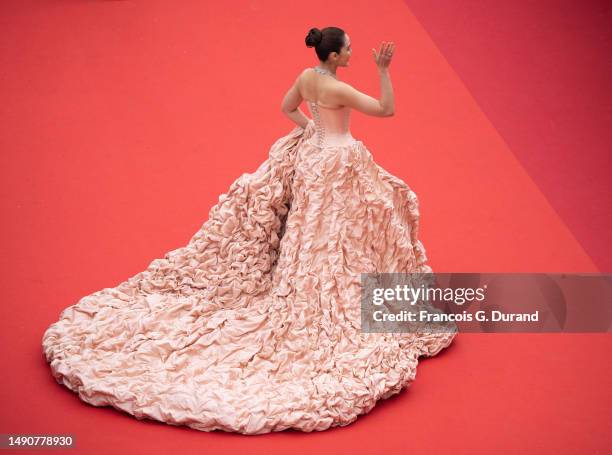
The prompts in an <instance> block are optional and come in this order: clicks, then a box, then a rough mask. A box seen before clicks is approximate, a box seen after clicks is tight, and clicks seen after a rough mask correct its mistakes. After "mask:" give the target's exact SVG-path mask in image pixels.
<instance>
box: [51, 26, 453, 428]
mask: <svg viewBox="0 0 612 455" xmlns="http://www.w3.org/2000/svg"><path fill="white" fill-rule="evenodd" d="M306 44H307V45H308V46H309V47H315V50H316V53H317V56H318V57H319V60H320V63H319V65H318V66H317V67H315V68H309V69H307V70H305V71H304V72H302V74H301V75H300V76H299V77H298V78H297V80H296V83H295V84H294V85H293V87H291V89H290V90H289V91H288V92H287V95H286V96H285V98H284V100H283V111H284V112H286V113H287V115H288V116H289V117H290V118H292V119H293V120H295V121H296V123H297V124H298V126H296V127H295V128H294V129H293V130H292V131H291V132H290V133H289V134H287V135H286V136H283V137H280V138H279V139H277V140H276V141H275V142H274V144H273V145H272V146H271V148H270V151H269V157H268V158H267V159H266V160H265V161H264V162H263V163H262V164H261V165H260V166H259V168H258V169H257V170H256V171H255V172H253V173H252V174H246V173H245V174H243V175H241V176H240V177H239V178H238V179H237V180H236V181H234V182H233V183H232V184H231V186H230V188H229V190H228V192H227V193H225V194H222V195H221V196H220V197H219V202H218V203H217V204H216V205H215V206H214V207H212V209H211V210H210V212H209V217H208V219H207V220H206V222H205V223H204V224H203V225H202V227H201V228H200V230H199V231H198V232H196V233H195V234H194V235H193V237H192V238H191V239H190V241H189V243H188V244H187V245H185V246H184V247H181V248H178V249H175V250H173V251H170V252H168V253H166V254H165V256H164V257H163V258H161V259H155V260H153V261H152V262H151V264H150V265H149V266H148V268H147V269H146V270H144V271H142V272H140V273H138V274H136V275H135V276H133V277H131V278H129V279H127V280H126V281H124V282H122V283H120V284H119V285H117V286H116V287H113V288H104V289H102V290H100V291H97V292H94V293H93V294H91V295H88V296H85V297H83V298H81V299H80V300H79V301H78V302H77V303H76V304H74V305H72V306H70V307H68V308H66V309H64V310H63V311H62V312H61V314H60V318H59V320H58V321H57V322H55V323H53V324H52V325H51V326H49V327H48V328H47V330H46V331H45V333H44V335H43V339H42V345H43V350H44V354H45V357H46V359H47V361H48V362H49V364H50V367H51V372H52V374H53V376H54V378H55V379H56V380H57V381H58V382H59V383H60V384H63V385H65V386H66V387H68V388H69V389H71V390H72V391H74V392H76V393H77V394H78V396H79V398H80V399H81V400H83V401H85V402H87V403H89V404H91V405H94V406H105V405H109V406H113V407H114V408H116V409H120V410H122V411H125V412H127V413H129V414H131V415H133V416H135V417H136V418H137V419H145V418H148V419H154V420H158V421H162V422H166V423H168V424H171V425H186V426H189V427H191V428H194V429H197V430H201V431H212V430H216V429H219V430H224V431H233V432H239V433H243V434H261V433H267V432H272V431H281V430H284V429H289V428H292V429H296V430H301V431H306V432H309V431H314V430H317V431H318V430H325V429H327V428H330V427H334V426H344V425H348V424H349V423H351V422H353V421H354V420H355V419H357V417H358V416H359V415H361V414H364V413H367V412H368V411H370V410H371V409H372V408H373V407H374V405H375V404H376V402H377V401H378V400H380V399H384V398H387V397H390V396H392V395H394V394H397V393H399V392H400V390H402V389H403V388H405V387H407V386H408V385H409V384H410V383H411V382H412V381H413V380H414V379H415V376H416V367H417V363H418V358H419V357H420V356H433V355H435V354H437V353H438V352H439V351H440V350H442V349H443V348H445V347H447V346H448V345H449V344H450V343H451V342H452V340H453V338H454V336H455V335H456V328H454V329H451V330H445V331H431V332H422V333H363V332H362V331H361V329H360V319H361V312H360V273H369V272H406V273H407V272H431V268H430V267H429V266H428V265H427V264H426V261H427V257H426V255H425V249H424V248H423V245H422V244H421V242H420V241H419V239H418V226H419V224H418V223H419V211H418V200H417V197H416V195H415V193H414V192H413V191H412V190H411V189H410V188H409V187H408V186H407V185H406V183H404V182H403V181H402V180H401V179H399V178H397V177H395V176H393V175H391V174H390V173H388V172H387V171H385V170H384V169H383V168H382V167H380V166H379V165H377V164H376V163H375V162H374V160H373V157H372V154H371V153H370V152H369V151H368V149H367V148H366V146H365V145H364V143H363V142H361V141H359V140H356V139H355V138H353V136H352V135H351V133H350V130H349V116H350V113H351V109H357V110H359V111H361V112H363V113H365V114H369V115H374V116H388V115H392V114H393V92H392V88H391V82H390V80H389V75H388V66H389V63H390V60H391V57H392V54H393V49H394V46H393V45H392V44H387V43H383V45H382V46H381V48H380V50H379V52H378V53H377V52H376V51H375V50H374V49H373V55H374V60H375V62H376V64H377V67H378V69H379V72H380V78H381V91H382V97H381V101H380V102H379V101H377V100H376V99H374V98H371V97H369V96H368V95H365V94H363V93H361V92H358V91H357V90H355V89H354V88H352V87H351V86H349V85H348V84H345V83H343V82H340V81H339V80H337V79H336V75H335V72H336V68H337V67H342V66H347V65H348V59H349V57H350V54H351V45H350V37H349V36H348V34H346V33H344V32H343V31H342V30H341V29H338V28H336V27H327V28H325V29H323V30H319V29H311V30H310V31H309V33H308V36H307V38H306ZM302 100H306V101H307V102H308V107H309V109H310V111H311V114H312V117H313V119H312V120H309V119H308V118H307V117H306V116H304V115H303V114H302V113H301V111H300V110H299V109H297V106H298V105H299V103H300V102H301V101H302Z"/></svg>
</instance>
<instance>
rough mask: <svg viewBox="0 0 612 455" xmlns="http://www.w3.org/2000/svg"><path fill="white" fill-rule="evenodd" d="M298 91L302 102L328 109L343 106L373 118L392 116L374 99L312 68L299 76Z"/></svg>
mask: <svg viewBox="0 0 612 455" xmlns="http://www.w3.org/2000/svg"><path fill="white" fill-rule="evenodd" d="M298 90H299V91H300V95H301V96H302V98H303V99H304V100H307V101H311V102H314V103H317V104H318V105H319V106H322V107H324V108H328V109H341V108H343V107H345V106H348V107H351V108H353V109H356V110H358V111H360V112H363V113H364V114H366V115H371V116H374V117H387V116H389V115H392V113H391V114H389V113H388V111H387V110H385V109H384V108H383V106H382V104H381V103H380V101H379V100H377V99H376V98H373V97H371V96H370V95H366V94H365V93H362V92H360V91H359V90H357V89H355V88H353V87H352V86H351V85H349V84H347V83H346V82H343V81H339V80H337V79H335V78H334V77H332V76H329V75H326V74H320V73H318V72H317V71H315V70H314V69H313V68H308V69H306V70H304V71H303V72H302V74H301V76H300V79H299V83H298Z"/></svg>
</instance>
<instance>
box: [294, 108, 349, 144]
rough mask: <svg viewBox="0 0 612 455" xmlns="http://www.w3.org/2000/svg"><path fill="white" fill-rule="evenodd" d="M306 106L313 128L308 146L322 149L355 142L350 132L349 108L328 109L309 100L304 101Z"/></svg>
mask: <svg viewBox="0 0 612 455" xmlns="http://www.w3.org/2000/svg"><path fill="white" fill-rule="evenodd" d="M306 104H307V105H308V109H309V110H310V113H311V115H312V120H313V123H314V126H315V133H314V134H313V136H312V137H311V138H310V139H309V141H308V142H309V143H310V144H312V145H315V146H317V147H320V148H323V147H330V146H341V145H350V144H352V143H353V142H355V138H354V137H353V135H352V134H351V131H350V116H351V108H350V107H349V106H343V107H338V108H329V107H325V106H321V105H320V104H318V103H316V102H313V101H310V100H306Z"/></svg>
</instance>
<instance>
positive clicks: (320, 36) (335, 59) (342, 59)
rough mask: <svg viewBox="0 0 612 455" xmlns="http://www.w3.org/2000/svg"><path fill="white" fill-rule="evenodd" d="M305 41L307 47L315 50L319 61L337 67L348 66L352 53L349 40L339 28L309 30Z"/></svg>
mask: <svg viewBox="0 0 612 455" xmlns="http://www.w3.org/2000/svg"><path fill="white" fill-rule="evenodd" d="M305 41H306V46H307V47H314V48H315V51H316V53H317V57H319V60H320V61H322V62H326V63H333V64H334V65H337V66H347V65H348V61H349V59H350V58H351V52H352V49H351V39H350V37H349V36H348V34H346V33H345V32H344V30H342V29H341V28H338V27H325V28H324V29H323V30H319V29H318V28H311V29H310V30H309V31H308V35H306V40H305Z"/></svg>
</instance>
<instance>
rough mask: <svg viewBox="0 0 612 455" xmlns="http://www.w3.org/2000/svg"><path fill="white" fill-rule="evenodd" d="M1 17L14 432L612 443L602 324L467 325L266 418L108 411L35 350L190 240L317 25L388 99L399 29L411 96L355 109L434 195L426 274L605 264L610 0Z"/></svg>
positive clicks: (10, 427) (295, 448)
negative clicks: (374, 392) (236, 422)
mask: <svg viewBox="0 0 612 455" xmlns="http://www.w3.org/2000/svg"><path fill="white" fill-rule="evenodd" d="M0 15H1V16H0V17H2V28H1V32H0V33H1V34H2V38H3V42H4V46H2V51H1V53H0V64H1V67H2V69H3V71H2V73H1V76H0V77H1V79H2V84H1V87H2V103H1V104H0V125H1V127H0V128H2V134H1V135H0V141H1V147H2V150H3V153H2V155H0V156H1V158H0V160H1V161H0V164H1V169H2V184H1V185H2V186H1V188H2V194H3V197H2V210H3V213H4V214H5V219H6V220H7V222H5V223H4V232H3V238H4V240H5V242H4V245H3V247H4V248H3V249H4V251H5V261H3V264H2V275H3V278H4V279H3V284H4V289H5V302H4V305H2V309H1V313H0V316H1V317H2V321H3V323H2V324H3V327H2V328H3V330H2V339H1V340H0V341H1V342H2V352H1V353H2V358H3V359H4V361H5V369H4V371H5V378H4V384H3V387H2V388H1V392H0V393H1V395H0V397H1V398H2V403H3V407H2V413H1V417H0V419H1V420H0V430H1V432H2V433H53V434H57V433H71V434H73V435H75V436H76V438H77V444H78V446H79V449H78V450H77V451H76V452H74V453H87V454H96V453H100V454H106V453H109V452H111V451H112V452H113V453H117V454H118V453H140V452H144V451H145V450H146V452H147V453H168V452H173V453H174V452H177V453H178V452H180V453H202V451H206V452H207V453H214V452H216V451H220V450H223V451H224V453H257V452H264V451H265V453H268V454H272V453H286V452H288V451H291V452H292V453H312V452H315V451H316V452H317V453H321V454H323V453H347V454H348V453H351V454H355V453H387V454H391V453H453V454H454V453H456V454H464V453H465V454H475V453H487V454H490V453H520V454H525V453H537V454H574V453H608V452H610V450H611V448H612V447H611V446H612V444H611V442H610V436H609V428H610V425H611V423H612V419H611V416H610V412H609V409H610V407H611V405H612V399H611V395H610V387H609V378H610V373H611V368H610V362H609V357H610V347H611V346H612V341H611V337H610V336H609V335H607V334H590V335H581V334H534V335H526V334H487V335H485V334H459V336H458V337H457V339H456V341H455V342H454V344H453V345H452V346H451V347H450V348H449V349H447V350H446V351H445V352H443V353H441V354H440V355H438V356H437V357H434V358H432V359H424V360H423V361H422V362H421V364H420V365H419V370H418V374H417V380H416V381H415V382H414V384H413V385H412V386H411V387H410V388H409V389H407V390H405V391H404V393H402V394H400V395H399V396H396V397H393V398H391V399H389V400H387V401H384V402H381V403H379V405H378V406H377V407H376V408H375V409H374V410H373V411H372V412H371V413H370V414H368V415H365V416H362V417H361V418H360V419H359V420H358V421H356V422H355V423H353V424H351V425H350V426H348V427H345V428H335V429H332V430H329V431H326V432H322V433H311V434H302V433H297V432H283V433H275V434H269V435H262V436H259V437H247V436H242V435H238V434H226V433H220V432H214V433H203V432H198V431H195V430H191V429H187V428H181V427H170V426H168V425H164V424H161V423H157V422H152V421H137V420H136V419H134V418H133V417H131V416H129V415H127V414H124V413H122V412H119V411H116V410H114V409H112V408H97V409H96V408H94V407H92V406H90V405H87V404H85V403H83V402H81V401H80V400H79V399H78V397H77V396H76V395H75V394H74V393H72V392H70V391H69V390H68V389H66V388H64V387H62V386H60V385H59V384H57V383H55V381H54V379H53V378H52V377H51V375H50V372H49V368H48V366H47V364H46V362H45V359H44V357H43V354H42V350H41V346H40V341H41V337H42V334H43V332H44V330H45V328H46V327H47V326H48V325H49V324H50V323H51V322H53V321H55V320H56V319H57V318H58V316H59V313H60V312H61V310H62V309H63V308H65V307H66V306H68V305H71V304H74V303H76V301H78V299H79V298H80V297H82V296H84V295H87V294H89V293H91V292H93V291H95V290H98V289H102V288H104V287H111V286H115V285H116V284H118V283H119V282H121V281H123V280H124V279H127V278H128V277H130V276H132V275H134V274H136V273H137V272H139V271H141V270H144V269H145V268H146V266H147V265H148V264H149V263H150V262H151V261H152V260H153V259H154V258H159V257H163V255H164V253H165V252H167V251H170V250H172V249H175V248H177V247H179V246H182V245H184V244H186V243H187V242H188V240H189V238H190V237H191V235H192V234H193V233H195V232H196V231H197V230H198V229H199V228H200V227H201V225H202V223H203V222H204V221H205V220H206V218H207V215H208V210H209V209H210V208H211V207H212V205H213V204H215V203H216V202H217V198H218V196H219V195H220V194H222V193H224V192H225V191H227V189H228V187H229V185H230V183H231V182H233V181H234V180H235V179H236V178H237V177H238V176H239V175H240V174H242V173H244V172H253V171H254V170H255V169H256V168H257V166H258V165H259V163H261V162H262V161H263V160H264V159H265V158H266V157H267V154H268V151H269V148H270V146H271V144H272V143H273V142H274V141H275V140H276V138H278V137H280V136H281V135H285V134H287V133H288V132H289V131H290V130H291V129H292V128H293V124H292V123H291V122H290V121H289V120H288V119H287V118H285V117H284V116H283V115H282V114H281V113H280V103H281V100H282V97H283V95H284V94H285V91H286V90H287V88H288V87H289V86H290V84H291V82H292V81H293V80H294V78H295V76H296V74H297V73H298V71H300V70H301V69H302V68H304V67H306V66H314V65H316V63H317V61H316V59H315V56H314V52H313V50H312V49H308V48H306V46H305V45H304V37H305V35H306V33H307V31H308V29H309V28H310V27H312V26H318V27H324V26H326V25H336V26H339V27H341V28H343V29H345V30H346V31H347V32H348V33H349V34H350V35H351V39H352V43H353V57H352V59H351V65H350V67H349V68H348V69H346V70H345V69H340V70H339V75H340V78H341V79H344V80H346V81H348V82H349V83H351V84H353V85H355V86H356V87H357V88H358V89H360V90H363V91H365V92H367V93H370V94H372V95H373V96H378V93H379V92H378V80H377V73H376V71H375V68H374V64H373V62H372V56H371V51H370V49H371V48H372V47H375V46H378V44H379V43H380V41H382V40H390V41H394V42H395V43H396V49H395V56H394V61H393V63H392V65H391V78H392V81H393V84H394V89H395V95H396V115H395V116H394V117H392V118H387V119H375V118H369V117H365V116H364V115H362V114H360V113H358V112H354V113H353V118H352V128H351V130H352V133H353V135H354V136H355V137H356V138H358V139H361V140H363V141H364V143H365V144H366V145H367V146H368V148H369V149H370V150H371V151H372V153H373V155H374V157H375V159H376V161H377V162H378V163H379V164H381V165H382V166H383V167H385V168H386V169H387V170H388V171H390V172H392V173H393V174H395V175H397V176H399V177H401V178H402V179H404V180H405V181H406V182H407V183H408V184H409V185H410V186H411V187H412V189H414V191H415V192H416V193H417V195H418V196H419V198H420V202H421V216H422V219H421V238H422V240H423V244H424V245H425V247H426V249H427V253H428V256H429V257H430V264H431V266H432V267H433V269H434V271H438V272H444V271H458V272H461V271H482V272H505V271H508V272H511V271H514V272H574V271H580V272H596V271H608V272H609V271H610V270H611V262H610V257H611V256H610V244H611V243H610V230H609V229H608V226H609V222H610V221H611V220H610V209H609V201H610V198H609V196H610V185H609V183H608V180H607V179H605V177H607V176H608V175H610V173H611V172H610V168H611V163H610V155H609V149H610V143H611V139H612V138H611V137H610V134H611V133H610V128H609V124H610V115H611V111H610V105H611V104H610V101H611V100H610V96H611V94H610V93H611V92H610V89H609V80H610V77H609V76H610V69H611V68H610V63H609V59H608V61H605V58H606V56H607V55H609V47H610V42H611V41H610V36H611V32H610V29H609V27H608V26H607V25H606V26H605V27H604V24H609V22H610V7H609V6H606V4H605V3H604V2H582V3H580V4H579V5H578V4H577V3H570V2H561V3H560V2H539V3H538V4H537V5H535V4H533V3H532V2H518V3H517V2H508V1H504V2H495V4H494V5H493V4H492V3H490V2H475V1H470V2H423V1H413V0H406V1H405V2H402V1H400V0H396V1H390V2H384V3H382V2H378V3H371V2H320V1H314V2H309V3H307V4H305V3H303V2H272V1H268V2H260V1H249V2H246V1H239V2H233V3H232V4H231V7H230V4H221V3H212V2H197V1H190V2H189V1H183V2H161V1H153V0H150V1H148V2H127V1H89V2H66V1H65V2H34V1H7V2H3V3H2V4H0ZM606 52H607V54H606ZM302 109H303V110H304V111H305V112H306V107H305V105H304V106H303V108H302ZM228 129H230V130H231V131H235V135H234V139H233V141H232V142H227V141H223V140H222V138H223V137H224V135H225V134H226V133H227V131H228ZM28 318H29V319H28ZM20 453H24V452H20Z"/></svg>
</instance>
